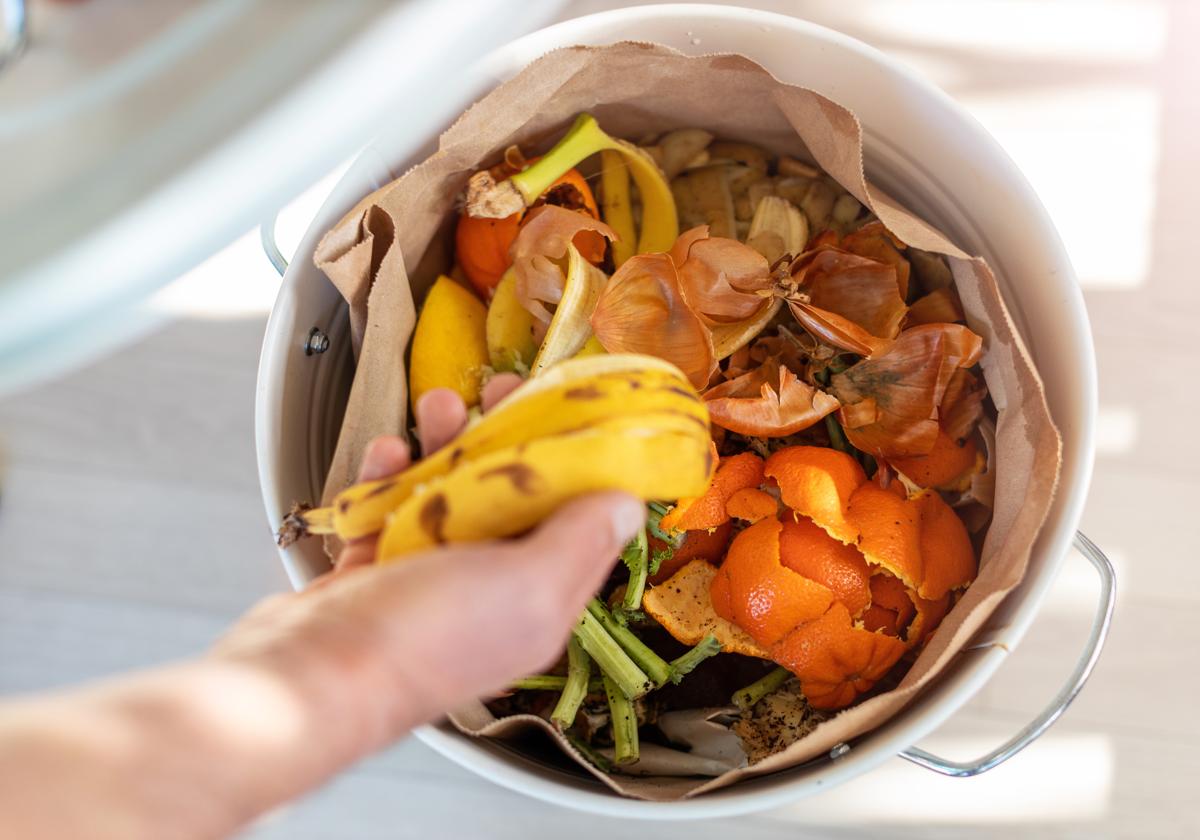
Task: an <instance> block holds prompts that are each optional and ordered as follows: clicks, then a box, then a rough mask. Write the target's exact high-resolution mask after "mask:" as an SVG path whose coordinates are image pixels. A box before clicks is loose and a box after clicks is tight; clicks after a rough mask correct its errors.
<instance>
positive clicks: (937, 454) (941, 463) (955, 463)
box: [889, 429, 983, 492]
mask: <svg viewBox="0 0 1200 840" xmlns="http://www.w3.org/2000/svg"><path fill="white" fill-rule="evenodd" d="M982 462H983V455H982V453H981V452H980V451H979V448H978V447H977V446H976V445H975V441H974V440H973V439H971V438H967V440H966V441H965V442H963V443H961V444H960V443H959V442H958V441H956V440H954V439H953V438H952V437H950V436H949V435H948V434H946V433H945V431H942V430H940V429H939V430H938V435H937V439H936V440H935V441H934V443H933V449H931V450H930V451H929V454H927V455H914V456H912V457H910V458H892V459H891V460H890V462H889V463H890V464H891V465H892V466H893V467H894V468H895V469H896V470H897V471H899V472H901V473H903V474H904V477H905V478H907V479H909V480H910V481H911V482H913V483H914V484H916V485H917V486H918V487H933V488H936V489H938V490H955V491H960V492H961V491H963V490H965V489H966V488H967V487H969V486H970V484H971V476H973V475H975V473H977V472H979V471H980V470H981V469H982V467H983V463H982Z"/></svg>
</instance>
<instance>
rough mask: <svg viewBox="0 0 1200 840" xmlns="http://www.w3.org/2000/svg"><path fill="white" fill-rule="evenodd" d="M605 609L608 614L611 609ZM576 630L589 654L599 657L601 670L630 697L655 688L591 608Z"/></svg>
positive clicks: (635, 696)
mask: <svg viewBox="0 0 1200 840" xmlns="http://www.w3.org/2000/svg"><path fill="white" fill-rule="evenodd" d="M605 612H606V613H607V610H605ZM610 620H612V619H611V616H610ZM612 624H613V625H614V626H617V627H620V625H619V624H617V623H616V621H615V620H612ZM621 629H622V630H624V629H625V628H623V627H622V628H621ZM626 632H629V631H627V630H626ZM572 633H573V634H574V636H575V638H577V639H578V640H579V643H580V644H581V645H582V646H583V649H584V650H585V651H587V653H588V655H589V656H590V657H592V659H594V660H596V664H597V665H598V666H599V667H600V671H601V673H603V674H607V675H608V676H609V677H611V678H612V680H613V682H615V683H616V684H617V685H618V686H619V687H620V689H621V691H622V692H623V693H624V694H625V696H626V697H628V698H629V699H631V700H632V699H634V698H637V697H641V696H642V695H643V694H645V693H646V692H647V691H649V690H650V689H652V688H653V687H654V683H652V682H651V681H650V678H649V677H647V676H646V674H645V673H644V672H643V671H642V669H641V668H639V667H638V666H637V665H636V664H635V663H634V661H633V660H632V659H630V658H629V654H627V653H626V652H625V651H624V650H622V649H621V645H619V644H617V642H616V641H615V640H614V639H613V637H612V636H610V635H609V634H608V632H607V631H606V630H605V628H604V626H603V625H602V624H601V623H600V621H599V620H598V619H597V618H596V617H595V616H594V615H593V614H592V613H591V611H590V610H585V611H584V613H583V615H581V616H580V617H579V622H578V623H577V624H576V625H575V629H574V630H573V631H572ZM630 635H632V634H630ZM664 664H665V663H664Z"/></svg>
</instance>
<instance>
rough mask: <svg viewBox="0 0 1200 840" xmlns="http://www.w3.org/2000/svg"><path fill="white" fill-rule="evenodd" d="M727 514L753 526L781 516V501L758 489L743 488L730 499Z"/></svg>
mask: <svg viewBox="0 0 1200 840" xmlns="http://www.w3.org/2000/svg"><path fill="white" fill-rule="evenodd" d="M725 512H726V513H727V514H729V516H730V518H732V519H741V520H744V521H746V522H749V523H750V524H751V525H753V524H754V523H755V522H758V521H759V520H760V519H768V518H769V519H774V518H775V517H777V516H779V500H778V499H776V498H775V497H774V496H772V495H771V494H770V493H767V492H766V491H763V490H759V489H758V488H757V487H743V488H742V489H741V490H738V491H737V492H736V493H734V494H733V495H732V496H730V497H729V501H728V502H726V503H725Z"/></svg>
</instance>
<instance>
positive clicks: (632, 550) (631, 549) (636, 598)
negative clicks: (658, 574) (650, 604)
mask: <svg viewBox="0 0 1200 840" xmlns="http://www.w3.org/2000/svg"><path fill="white" fill-rule="evenodd" d="M621 562H622V563H624V564H625V565H626V567H627V568H628V569H629V583H627V584H626V585H625V597H624V598H623V599H622V601H621V609H623V610H624V611H625V612H636V611H637V610H639V609H641V606H642V594H643V593H644V592H645V591H646V579H647V578H648V577H649V576H650V543H649V542H648V541H647V540H646V530H645V529H644V528H643V529H642V530H640V531H638V533H637V536H636V537H634V538H633V539H632V540H630V541H629V545H627V546H625V550H624V551H622V552H621Z"/></svg>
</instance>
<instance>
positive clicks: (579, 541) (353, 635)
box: [212, 375, 645, 793]
mask: <svg viewBox="0 0 1200 840" xmlns="http://www.w3.org/2000/svg"><path fill="white" fill-rule="evenodd" d="M519 381H520V380H519V379H518V378H517V377H515V376H507V375H502V376H497V377H495V378H494V379H493V380H492V381H491V382H490V383H489V386H488V388H487V389H485V393H484V406H485V408H487V407H490V406H491V405H492V404H494V403H495V402H496V401H498V399H499V398H500V397H502V396H503V395H504V394H506V393H507V392H508V391H510V390H512V388H513V387H515V385H516V384H517V383H519ZM415 413H416V419H417V427H418V435H419V437H420V439H421V442H422V445H423V449H424V451H425V452H426V453H429V452H432V451H435V450H436V449H438V448H440V447H441V446H443V445H445V444H446V443H447V442H448V441H449V440H451V439H452V438H453V437H454V436H455V435H457V434H458V433H459V432H460V431H461V430H462V428H463V427H464V426H465V425H466V421H467V412H466V408H465V406H464V405H463V404H462V401H461V400H460V399H459V398H458V397H457V395H455V394H454V393H453V392H450V391H447V390H444V389H439V390H435V391H431V392H429V393H428V394H425V395H424V396H423V397H422V399H421V400H420V402H419V403H418V404H417V406H416V411H415ZM409 458H410V455H409V450H408V447H407V445H406V444H405V442H404V441H403V440H401V439H400V438H396V437H385V438H380V439H377V440H376V441H374V442H373V443H372V445H371V446H370V447H369V448H368V451H367V453H366V455H365V457H364V461H363V465H362V469H361V474H360V476H359V477H360V479H361V480H367V479H372V478H380V477H384V476H386V475H390V474H393V473H395V472H398V471H400V470H403V469H404V468H405V467H407V466H408V463H409ZM644 514H645V511H644V508H643V506H642V505H641V504H640V503H639V502H638V501H637V500H636V499H634V498H632V497H630V496H627V495H625V494H621V493H602V494H596V495H593V496H588V497H585V498H581V499H577V500H575V501H574V502H572V503H571V504H568V505H566V506H564V507H563V508H561V509H560V510H559V511H558V512H557V513H556V514H555V515H554V516H552V517H551V518H550V519H548V520H546V521H545V522H543V523H542V525H541V526H540V527H538V528H537V529H536V530H535V531H533V532H532V533H530V534H529V535H527V536H525V537H523V538H521V539H517V540H508V541H504V542H490V543H481V544H475V545H456V546H448V547H445V548H442V549H438V550H436V551H430V552H427V553H424V554H421V555H417V556H414V557H412V558H407V559H405V561H404V562H402V563H397V564H394V565H388V566H374V565H372V561H373V559H374V553H375V541H374V539H367V540H363V541H360V542H355V543H352V544H350V545H348V546H347V547H346V548H345V549H344V550H343V552H342V553H341V555H340V556H339V558H338V560H337V562H336V564H335V568H334V571H333V572H332V573H331V574H329V575H327V576H325V577H323V578H321V579H320V580H318V581H317V582H315V584H314V585H312V586H310V587H309V588H308V589H307V590H305V591H304V592H301V593H296V594H288V595H282V596H277V597H275V598H272V599H270V600H268V601H267V602H264V603H263V604H262V605H260V606H259V607H258V608H256V609H255V610H254V611H252V612H251V613H250V614H249V615H247V616H246V618H245V619H243V620H242V622H240V623H239V624H238V625H237V626H235V627H234V628H233V629H232V630H231V631H230V632H229V634H228V635H227V636H226V637H225V638H224V639H223V640H222V641H221V642H220V643H219V644H218V645H217V646H216V648H215V649H214V651H213V653H212V656H213V657H215V658H216V659H218V660H220V661H223V662H235V663H239V664H248V665H250V666H251V667H253V668H255V669H261V670H262V671H264V672H266V673H270V674H273V675H278V676H279V677H280V678H281V679H283V681H284V682H285V683H286V684H287V685H289V686H290V687H292V688H294V690H295V694H296V697H297V698H298V699H300V700H301V702H302V703H304V704H305V705H307V706H309V707H310V712H311V714H312V719H313V720H315V721H319V724H317V725H316V728H317V730H318V731H314V732H313V733H311V737H308V738H301V739H298V744H299V743H302V744H303V747H302V748H303V749H304V750H305V751H306V755H307V759H306V761H305V762H299V763H297V764H295V765H293V767H292V768H291V770H290V771H289V772H293V773H296V774H297V778H295V779H294V781H292V780H289V785H288V787H290V789H291V792H293V793H294V792H296V791H298V790H302V789H304V788H306V787H307V786H309V785H311V784H313V783H316V782H317V781H320V780H321V779H323V778H325V777H326V776H328V775H329V774H331V773H333V772H335V771H336V770H337V769H340V768H341V767H342V766H344V765H345V764H347V763H349V762H351V761H353V760H354V759H356V758H358V757H360V756H362V755H364V754H366V753H368V752H370V751H373V750H375V749H378V748H380V747H382V746H383V745H385V744H387V743H390V742H391V741H392V740H394V739H396V738H397V737H399V736H401V735H402V734H404V733H405V732H407V731H408V730H409V729H411V728H412V727H414V726H416V725H419V724H421V723H424V722H427V721H431V720H434V719H436V718H438V717H440V716H441V715H442V714H443V713H444V712H445V711H446V710H448V709H451V708H453V707H455V706H457V705H460V704H462V703H464V702H467V701H469V700H472V699H474V698H478V697H481V696H484V695H487V694H490V693H494V692H496V691H498V690H501V689H503V688H505V687H506V686H507V685H509V684H510V683H511V681H512V680H513V679H515V678H517V677H520V676H523V675H525V674H529V673H532V672H535V671H538V670H542V669H544V668H545V667H546V666H548V665H549V664H551V663H553V661H554V660H555V659H556V658H557V657H558V656H559V655H560V654H561V652H562V650H563V647H564V646H565V642H566V639H567V637H568V635H569V633H570V630H571V627H572V626H573V625H574V623H575V621H576V620H577V618H578V616H579V614H580V613H581V612H582V611H583V609H584V607H585V604H586V601H587V599H588V598H590V597H591V596H592V595H593V594H594V593H595V592H596V590H597V589H599V588H600V586H601V585H602V584H603V582H604V580H605V579H606V578H607V577H608V575H609V573H610V571H611V568H612V566H613V564H614V563H615V562H616V559H617V557H618V555H619V553H620V550H621V548H622V547H623V546H624V545H625V543H626V542H627V541H628V540H629V539H630V538H631V537H632V536H633V535H634V534H635V533H636V531H637V529H638V528H640V527H642V525H643V523H644ZM318 745H319V746H318ZM298 748H300V747H299V746H298ZM314 753H316V754H318V755H319V756H320V758H319V760H317V756H316V755H314ZM306 765H308V766H307V767H306Z"/></svg>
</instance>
